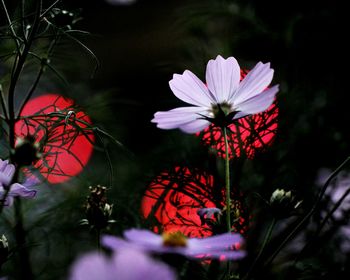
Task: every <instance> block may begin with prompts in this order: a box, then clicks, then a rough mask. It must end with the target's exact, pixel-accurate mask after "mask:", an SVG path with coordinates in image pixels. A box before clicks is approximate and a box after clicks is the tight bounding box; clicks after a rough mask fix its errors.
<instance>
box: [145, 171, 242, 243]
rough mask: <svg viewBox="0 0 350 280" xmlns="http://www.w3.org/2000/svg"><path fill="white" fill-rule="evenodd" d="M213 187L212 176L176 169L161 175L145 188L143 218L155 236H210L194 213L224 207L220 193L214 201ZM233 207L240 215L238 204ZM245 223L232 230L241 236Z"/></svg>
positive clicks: (210, 231) (223, 197)
mask: <svg viewBox="0 0 350 280" xmlns="http://www.w3.org/2000/svg"><path fill="white" fill-rule="evenodd" d="M214 184H215V183H214V177H213V176H212V175H210V174H208V173H206V172H203V171H200V170H198V169H193V170H190V169H189V168H187V167H175V168H174V169H172V170H169V171H164V172H163V173H161V174H160V175H158V176H157V177H156V178H155V179H154V180H153V181H152V182H151V184H150V185H149V187H148V188H147V190H146V192H145V195H144V197H143V199H142V202H141V212H142V215H143V217H144V218H146V219H147V220H148V221H149V222H150V224H151V225H152V226H154V227H153V230H154V231H155V232H159V231H160V232H171V231H181V232H182V233H183V234H185V235H186V236H189V237H207V236H211V235H212V234H213V232H212V229H211V228H210V227H209V226H208V225H206V224H204V225H201V221H200V218H199V216H198V215H197V210H198V209H200V208H209V207H218V208H222V207H223V206H224V200H225V192H224V191H220V189H219V201H216V199H214V190H215V188H214ZM234 203H236V204H237V205H236V206H237V209H239V210H240V213H242V214H243V213H244V211H242V209H241V205H240V204H239V202H238V201H237V202H234ZM152 219H153V220H152ZM246 221H247V220H245V219H244V218H243V215H242V216H240V217H239V218H238V219H237V220H236V222H235V223H234V226H233V230H234V231H235V232H241V233H243V232H244V231H245V226H246ZM241 225H242V227H241ZM243 226H244V227H243ZM243 228H244V229H243Z"/></svg>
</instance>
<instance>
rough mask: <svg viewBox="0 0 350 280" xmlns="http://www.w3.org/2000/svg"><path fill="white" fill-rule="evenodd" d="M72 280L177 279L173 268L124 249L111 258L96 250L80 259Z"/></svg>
mask: <svg viewBox="0 0 350 280" xmlns="http://www.w3.org/2000/svg"><path fill="white" fill-rule="evenodd" d="M69 279H70V280H114V279H119V280H140V279H149V280H163V279H166V280H175V279H176V276H175V273H174V272H173V270H172V269H171V268H170V267H168V266H167V265H166V264H163V263H161V262H159V261H155V260H153V259H151V258H150V257H149V256H147V255H146V254H144V253H143V252H140V251H137V250H132V249H122V250H119V251H118V253H114V254H113V255H112V257H111V258H108V257H106V256H105V255H103V254H101V253H98V252H94V253H89V254H87V255H85V256H83V257H81V258H80V259H78V260H77V261H76V262H75V263H74V265H73V267H72V270H71V274H70V278H69Z"/></svg>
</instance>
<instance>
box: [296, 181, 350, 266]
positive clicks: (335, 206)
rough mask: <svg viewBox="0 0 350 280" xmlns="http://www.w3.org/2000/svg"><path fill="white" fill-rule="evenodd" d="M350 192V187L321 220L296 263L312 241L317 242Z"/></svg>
mask: <svg viewBox="0 0 350 280" xmlns="http://www.w3.org/2000/svg"><path fill="white" fill-rule="evenodd" d="M349 194H350V188H348V189H347V190H346V191H345V192H344V194H343V195H342V196H341V198H340V199H339V200H338V201H337V202H336V203H335V205H334V206H333V208H332V209H331V211H329V212H328V213H327V215H326V217H325V218H324V219H323V221H322V222H321V224H320V225H319V226H318V227H317V229H316V232H315V234H314V236H313V237H312V239H311V240H310V241H309V242H308V243H306V244H305V246H304V247H303V249H302V250H301V251H300V253H299V255H298V257H297V258H296V260H295V263H296V262H298V260H299V259H300V257H301V256H302V255H303V254H304V252H305V251H306V250H307V249H308V248H309V247H310V246H311V244H312V243H314V242H315V240H316V237H317V236H318V235H319V234H320V233H321V231H322V229H323V227H324V226H325V225H326V224H327V222H328V220H329V219H330V218H331V217H332V216H333V214H334V213H335V211H337V209H338V208H339V206H340V205H341V204H342V203H343V201H344V200H345V198H346V197H347V196H348V195H349Z"/></svg>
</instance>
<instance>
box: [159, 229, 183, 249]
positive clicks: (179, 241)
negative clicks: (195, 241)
mask: <svg viewBox="0 0 350 280" xmlns="http://www.w3.org/2000/svg"><path fill="white" fill-rule="evenodd" d="M162 237H163V245H164V246H168V247H186V246H187V238H186V236H185V235H184V234H183V233H182V232H180V231H174V232H164V233H163V235H162Z"/></svg>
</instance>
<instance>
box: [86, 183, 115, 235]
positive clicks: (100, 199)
mask: <svg viewBox="0 0 350 280" xmlns="http://www.w3.org/2000/svg"><path fill="white" fill-rule="evenodd" d="M89 189H90V194H89V196H88V197H87V201H86V204H85V213H86V219H84V220H82V224H88V225H90V226H91V227H92V228H95V229H96V230H102V229H105V228H107V227H108V225H109V224H111V223H113V222H115V221H114V220H110V217H111V215H112V211H113V205H112V204H109V203H107V197H106V191H107V188H106V187H104V186H100V185H97V186H94V187H92V186H91V187H89Z"/></svg>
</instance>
